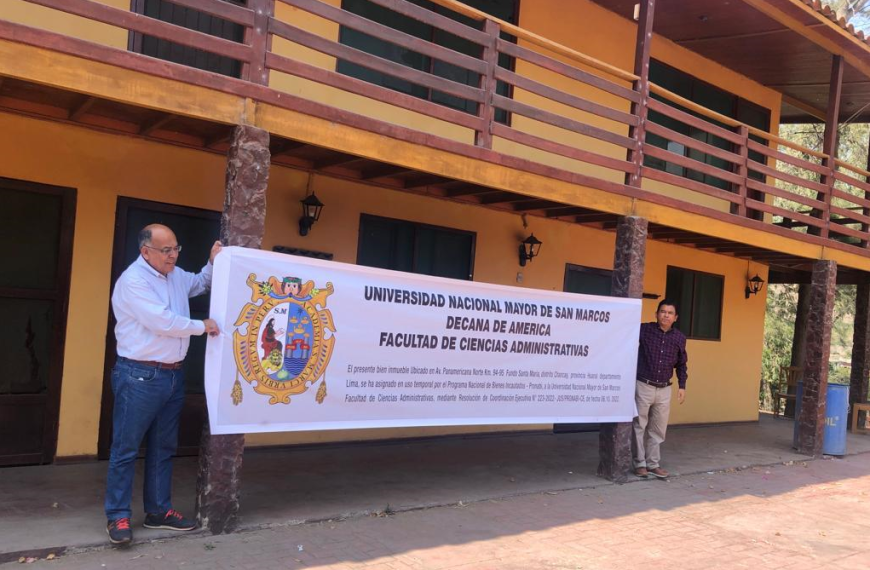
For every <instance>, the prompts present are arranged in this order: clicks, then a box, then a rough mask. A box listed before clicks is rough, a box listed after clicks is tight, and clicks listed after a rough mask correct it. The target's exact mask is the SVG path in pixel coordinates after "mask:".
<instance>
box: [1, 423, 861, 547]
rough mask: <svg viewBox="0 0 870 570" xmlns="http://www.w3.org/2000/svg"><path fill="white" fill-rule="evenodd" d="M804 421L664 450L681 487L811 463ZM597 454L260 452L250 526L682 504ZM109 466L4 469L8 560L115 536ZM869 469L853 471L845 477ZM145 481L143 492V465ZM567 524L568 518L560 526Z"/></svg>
mask: <svg viewBox="0 0 870 570" xmlns="http://www.w3.org/2000/svg"><path fill="white" fill-rule="evenodd" d="M792 426H793V424H792V422H791V421H788V420H783V419H773V418H771V417H768V416H763V417H762V418H761V420H760V421H759V422H758V423H752V424H742V425H731V426H714V427H696V428H672V429H671V431H670V433H669V436H668V441H667V443H666V444H665V445H664V447H663V455H664V466H665V467H666V468H668V469H669V470H670V471H671V472H672V473H673V474H674V477H673V478H672V480H671V481H670V482H669V483H667V484H669V485H681V484H682V483H681V480H680V478H679V476H680V475H688V474H693V473H706V472H716V471H722V470H735V469H736V470H740V469H743V468H747V467H752V466H759V465H774V464H781V463H788V462H790V461H797V462H802V461H805V460H807V458H806V457H805V456H802V455H799V454H797V453H795V452H794V451H793V450H792V448H791V439H792ZM847 446H848V452H849V453H850V454H855V453H865V452H868V451H870V437H866V436H861V435H849V436H848V443H847ZM597 456H598V435H597V433H579V434H577V433H575V434H559V435H554V434H523V435H518V434H512V435H511V434H508V435H498V436H488V437H481V436H464V437H455V438H441V439H432V440H423V441H409V442H390V443H379V444H365V445H361V444H355V445H342V446H337V445H331V446H320V447H306V448H299V449H280V450H276V449H271V450H249V451H248V452H246V454H245V459H244V467H243V473H242V479H243V496H242V510H241V514H242V529H246V528H247V529H250V528H262V527H268V526H270V525H287V524H294V523H301V522H312V521H324V520H329V519H333V520H335V519H342V518H349V517H354V516H360V515H365V514H372V513H377V512H384V511H406V510H413V509H420V508H426V507H432V506H439V505H450V504H457V503H459V502H460V501H462V502H463V503H471V502H476V501H484V500H487V499H498V498H505V497H513V496H519V495H528V494H535V493H541V492H547V491H549V492H553V491H562V490H577V489H584V490H587V491H588V490H589V489H593V488H596V489H602V488H606V487H612V489H611V490H610V491H608V492H609V493H621V494H626V495H628V494H631V495H635V494H636V500H634V501H630V502H628V503H626V502H624V501H620V503H622V504H628V505H631V506H630V507H628V508H629V510H631V509H637V510H638V511H640V510H645V509H650V508H656V509H668V508H670V507H673V506H675V505H673V504H661V503H662V501H660V500H659V499H657V496H656V494H655V493H649V492H648V491H647V490H645V489H647V488H648V487H649V486H650V485H657V484H659V485H660V484H663V483H661V482H658V481H639V480H638V481H636V482H635V483H633V484H630V485H623V486H613V485H612V484H610V483H608V482H607V481H605V480H603V479H600V478H598V477H596V476H595V471H596V468H597ZM841 463H842V464H843V465H844V466H845V465H846V464H847V462H841ZM140 467H141V466H140ZM196 469H197V465H196V459H194V458H183V459H179V460H177V461H176V470H175V477H174V481H175V487H174V491H175V497H174V500H173V503H174V506H175V507H176V508H178V509H179V510H182V512H188V513H192V510H193V503H194V492H195V486H196ZM105 473H106V463H105V462H93V463H87V464H79V465H66V466H54V465H49V466H40V467H18V468H6V469H0V513H2V515H0V562H4V561H9V560H10V559H12V558H15V559H16V560H17V557H18V555H19V554H20V553H22V552H47V551H48V550H52V551H55V552H62V551H63V550H64V549H65V548H69V547H72V548H82V547H89V546H94V545H103V544H105V543H106V536H105V531H104V525H105V519H104V515H103V512H102V499H103V488H104V481H105ZM860 474H862V473H858V472H855V473H854V474H853V473H852V472H851V471H849V470H844V471H843V472H842V474H841V477H842V478H848V477H852V476H858V475H860ZM784 481H785V483H783V486H782V487H781V488H780V487H778V486H777V485H775V484H774V482H771V481H764V482H763V484H764V493H766V494H767V495H768V496H769V495H770V494H771V493H783V492H788V491H791V490H793V488H794V485H795V483H794V480H784ZM136 486H137V487H139V488H140V489H141V473H138V474H137V480H136ZM706 491H707V490H705V489H692V490H691V491H689V492H687V493H686V494H685V500H681V501H680V503H681V504H682V505H685V504H688V503H689V502H700V501H707V500H709V501H718V500H722V499H726V498H730V497H733V496H735V494H744V495H745V494H747V493H748V494H752V493H754V492H755V491H754V490H753V489H751V488H744V489H741V488H735V489H731V490H728V491H727V492H725V491H723V490H722V489H717V490H716V491H715V492H712V491H711V492H709V493H708V492H706ZM668 501H672V499H668ZM133 509H134V513H135V514H134V518H133V524H134V525H135V528H136V540H137V542H140V541H148V540H152V539H158V538H163V537H166V536H167V533H166V531H152V530H147V529H143V528H141V526H139V525H140V524H141V521H142V518H143V515H142V513H141V498H140V496H139V495H136V496H135V497H134V502H133ZM625 514H627V512H625V509H619V510H614V508H613V505H609V506H602V507H601V508H595V507H594V505H593V508H592V509H591V511H590V512H584V513H576V515H575V516H576V517H581V518H586V517H601V518H607V517H615V516H622V515H625ZM563 522H565V521H561V522H560V520H558V517H557V518H556V519H552V520H551V521H549V523H548V524H553V525H558V524H561V523H563ZM517 530H518V531H519V530H520V529H517ZM527 530H535V529H527ZM456 538H457V540H461V539H462V537H460V536H457V537H456ZM468 538H469V540H470V539H471V537H468Z"/></svg>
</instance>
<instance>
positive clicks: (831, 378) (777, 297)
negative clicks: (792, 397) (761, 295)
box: [758, 285, 857, 410]
mask: <svg viewBox="0 0 870 570" xmlns="http://www.w3.org/2000/svg"><path fill="white" fill-rule="evenodd" d="M856 290H857V288H856V287H855V286H854V285H839V286H837V295H836V297H835V299H834V325H833V327H832V329H831V358H830V359H829V361H828V382H829V383H833V384H848V383H849V375H850V368H849V366H848V365H849V364H850V363H851V360H852V334H853V332H854V325H855V294H856ZM797 302H798V286H797V285H770V286H769V287H768V290H767V313H766V314H765V318H764V351H763V352H762V356H761V387H760V390H759V393H758V403H759V406H760V407H761V409H763V410H772V409H773V408H772V405H773V402H772V393H773V388H774V387H776V386H777V385H778V382H779V379H780V376H779V370H780V368H781V367H783V366H789V365H791V351H792V343H793V339H794V323H795V318H796V317H797ZM811 318H812V317H811Z"/></svg>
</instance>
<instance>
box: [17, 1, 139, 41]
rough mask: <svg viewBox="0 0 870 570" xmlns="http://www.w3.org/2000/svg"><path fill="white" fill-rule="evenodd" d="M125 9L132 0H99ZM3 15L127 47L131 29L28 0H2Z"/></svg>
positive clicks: (65, 33)
mask: <svg viewBox="0 0 870 570" xmlns="http://www.w3.org/2000/svg"><path fill="white" fill-rule="evenodd" d="M96 1H97V2H99V3H100V4H106V5H108V6H112V7H113V8H120V9H121V10H129V9H130V0H96ZM0 18H2V19H4V20H9V21H10V22H15V23H18V24H24V25H27V26H31V27H34V28H39V29H42V30H48V31H50V32H57V33H59V34H64V35H68V36H73V37H75V38H79V39H83V40H88V41H91V42H95V43H98V44H102V45H106V46H111V47H116V48H120V49H127V37H128V32H127V30H124V29H121V28H117V27H115V26H110V25H108V24H102V23H100V22H95V21H93V20H89V19H87V18H81V17H79V16H74V15H72V14H67V13H65V12H61V11H59V10H54V9H52V8H46V7H44V6H37V5H36V4H31V3H29V2H25V1H24V0H2V2H0Z"/></svg>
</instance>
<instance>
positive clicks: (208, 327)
mask: <svg viewBox="0 0 870 570" xmlns="http://www.w3.org/2000/svg"><path fill="white" fill-rule="evenodd" d="M202 324H204V325H205V332H206V334H208V336H217V335H219V334H221V330H220V329H219V328H218V326H217V323H216V322H214V320H213V319H203V320H202Z"/></svg>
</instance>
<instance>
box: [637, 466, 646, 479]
mask: <svg viewBox="0 0 870 570" xmlns="http://www.w3.org/2000/svg"><path fill="white" fill-rule="evenodd" d="M634 474H635V475H637V476H638V477H642V478H644V479H646V478H647V477H648V476H649V471H647V470H646V467H638V468H637V469H635V470H634Z"/></svg>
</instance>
